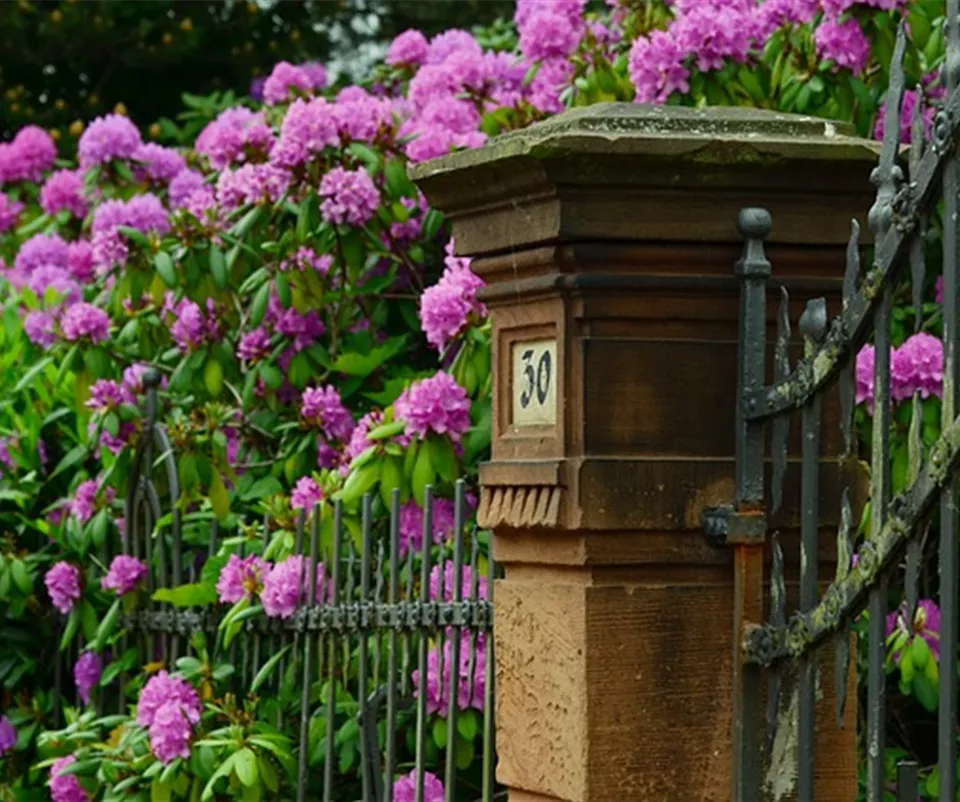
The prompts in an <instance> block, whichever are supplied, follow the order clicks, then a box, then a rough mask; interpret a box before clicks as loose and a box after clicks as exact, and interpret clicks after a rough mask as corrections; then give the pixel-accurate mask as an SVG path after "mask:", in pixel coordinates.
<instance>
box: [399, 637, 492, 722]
mask: <svg viewBox="0 0 960 802" xmlns="http://www.w3.org/2000/svg"><path fill="white" fill-rule="evenodd" d="M473 651H474V649H473V637H472V636H471V635H470V633H469V632H464V633H462V634H461V635H460V654H459V655H458V658H459V659H458V661H457V662H458V670H457V699H456V706H457V709H458V710H469V709H470V708H474V709H476V710H483V700H484V692H485V688H486V662H487V650H486V636H485V635H483V634H482V633H480V634H478V635H477V636H476V655H475V656H474V655H473ZM441 656H442V659H441ZM441 663H442V672H441ZM452 668H453V647H452V642H451V640H449V639H448V640H446V641H445V642H444V644H443V647H442V648H441V647H439V646H434V647H433V648H432V649H431V650H430V652H429V653H428V655H427V695H426V697H427V712H428V713H429V714H430V715H434V714H439V715H443V716H445V715H446V713H447V709H448V706H449V704H450V701H449V700H450V681H451V679H452V676H451V675H452V673H453V672H452ZM411 681H412V684H413V689H414V695H419V693H420V686H419V681H420V671H419V669H418V670H416V671H414V672H413V673H412V675H411Z"/></svg>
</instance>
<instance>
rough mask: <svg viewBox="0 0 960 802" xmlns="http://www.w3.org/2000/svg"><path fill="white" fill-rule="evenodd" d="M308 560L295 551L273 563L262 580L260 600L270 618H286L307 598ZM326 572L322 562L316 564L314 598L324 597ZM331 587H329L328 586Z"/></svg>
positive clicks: (318, 599) (320, 598) (317, 599)
mask: <svg viewBox="0 0 960 802" xmlns="http://www.w3.org/2000/svg"><path fill="white" fill-rule="evenodd" d="M309 571H310V563H309V560H307V559H306V558H304V557H301V556H300V555H299V554H295V555H294V556H292V557H288V558H287V559H286V560H284V561H283V562H280V563H277V564H276V565H275V566H274V567H273V569H271V571H270V572H269V573H268V574H267V576H266V578H265V579H264V581H263V590H262V591H261V592H260V603H261V604H262V605H263V609H264V612H266V614H267V615H268V616H270V618H290V617H291V616H292V615H293V614H294V613H295V612H296V611H297V610H298V609H300V607H302V606H303V605H305V604H306V603H307V601H308V593H307V583H308V582H309V579H310V575H309ZM326 587H327V585H326V576H325V574H324V569H323V564H322V563H318V564H317V581H316V585H315V588H314V592H315V596H314V599H315V601H318V602H321V601H324V589H325V588H326ZM331 590H332V588H331Z"/></svg>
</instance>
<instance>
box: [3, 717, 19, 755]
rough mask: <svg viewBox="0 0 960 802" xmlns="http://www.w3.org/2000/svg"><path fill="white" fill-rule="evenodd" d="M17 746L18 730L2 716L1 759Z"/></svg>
mask: <svg viewBox="0 0 960 802" xmlns="http://www.w3.org/2000/svg"><path fill="white" fill-rule="evenodd" d="M16 745H17V730H16V728H15V727H14V726H13V724H11V723H10V719H8V718H7V717H6V716H0V757H3V756H4V755H5V754H7V752H9V751H10V750H11V749H13V747H15V746H16Z"/></svg>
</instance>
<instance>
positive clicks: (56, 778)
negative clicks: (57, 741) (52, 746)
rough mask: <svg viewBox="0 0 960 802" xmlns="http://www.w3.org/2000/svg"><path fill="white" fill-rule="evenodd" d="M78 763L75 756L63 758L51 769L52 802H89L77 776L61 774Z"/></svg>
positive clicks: (49, 783)
mask: <svg viewBox="0 0 960 802" xmlns="http://www.w3.org/2000/svg"><path fill="white" fill-rule="evenodd" d="M76 762H77V759H76V758H75V757H74V756H73V755H68V756H67V757H62V758H60V759H59V760H57V761H56V762H54V764H53V765H52V766H51V767H50V780H49V782H48V785H49V786H50V800H51V802H89V800H90V797H89V796H88V795H87V792H86V791H85V790H84V788H83V786H82V785H81V784H80V780H78V779H77V776H76V775H75V774H61V773H60V772H62V771H64V770H65V769H67V768H68V767H70V766H72V765H73V764H74V763H76Z"/></svg>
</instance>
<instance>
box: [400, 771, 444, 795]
mask: <svg viewBox="0 0 960 802" xmlns="http://www.w3.org/2000/svg"><path fill="white" fill-rule="evenodd" d="M446 798H447V797H446V794H445V792H444V788H443V783H442V782H440V779H439V778H438V777H437V775H435V774H433V773H431V772H429V771H425V772H424V773H423V802H444V800H445V799H446ZM393 802H417V770H416V769H414V770H413V771H411V772H410V773H409V774H405V775H404V776H403V777H398V778H397V779H396V781H395V782H394V783H393Z"/></svg>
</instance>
